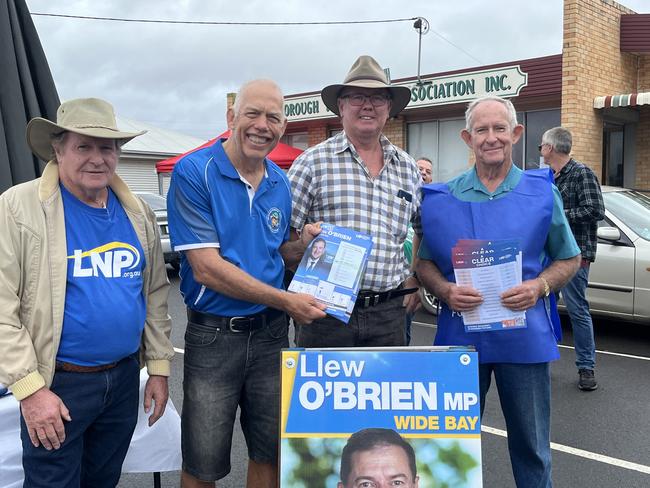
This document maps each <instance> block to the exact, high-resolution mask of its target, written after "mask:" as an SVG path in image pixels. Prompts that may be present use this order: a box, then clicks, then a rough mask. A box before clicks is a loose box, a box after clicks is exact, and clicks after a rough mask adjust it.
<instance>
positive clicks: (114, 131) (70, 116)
mask: <svg viewBox="0 0 650 488" xmlns="http://www.w3.org/2000/svg"><path fill="white" fill-rule="evenodd" d="M61 132H75V133H77V134H82V135H84V136H90V137H101V138H103V139H116V140H118V141H120V142H121V144H124V143H126V142H128V141H130V140H131V139H133V138H134V137H137V136H140V135H142V134H144V133H145V132H147V131H146V130H145V131H141V132H135V133H134V132H121V131H120V130H118V128H117V123H116V121H115V112H114V111H113V106H112V105H111V104H110V103H108V102H105V101H104V100H100V99H99V98H77V99H75V100H70V101H68V102H64V103H62V104H61V106H60V107H59V109H58V110H57V111H56V123H54V122H52V121H50V120H47V119H43V118H41V117H35V118H33V119H32V120H30V121H29V124H27V132H26V136H27V144H29V147H30V148H31V149H32V152H33V153H34V154H36V155H37V156H38V157H39V158H41V159H42V160H43V161H49V160H50V159H51V158H52V153H53V150H52V144H51V140H52V136H53V135H56V134H60V133H61Z"/></svg>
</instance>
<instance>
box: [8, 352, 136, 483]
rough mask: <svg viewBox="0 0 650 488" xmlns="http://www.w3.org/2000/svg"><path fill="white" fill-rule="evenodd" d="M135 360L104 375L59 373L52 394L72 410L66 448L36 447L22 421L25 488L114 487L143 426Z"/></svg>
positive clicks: (64, 444) (129, 359)
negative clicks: (138, 428) (135, 434)
mask: <svg viewBox="0 0 650 488" xmlns="http://www.w3.org/2000/svg"><path fill="white" fill-rule="evenodd" d="M139 386H140V378H139V366H138V361H137V359H136V357H135V355H132V356H129V357H127V358H125V359H123V360H122V361H120V362H119V363H118V365H117V366H115V367H114V368H112V369H108V370H106V371H101V372H98V373H68V372H64V371H57V372H56V373H55V375H54V380H53V382H52V385H51V387H50V389H51V390H52V391H53V392H54V393H56V394H57V395H58V396H59V397H60V398H61V400H62V401H63V403H64V404H65V405H66V407H68V410H70V417H71V418H72V421H70V422H66V421H64V427H65V436H66V437H65V441H64V442H63V444H62V445H61V448H60V449H53V450H51V451H48V450H46V449H45V448H44V447H43V446H39V447H34V446H33V444H32V442H31V441H30V439H29V434H28V433H27V427H26V425H25V420H24V419H23V417H22V415H21V417H20V437H21V440H22V444H23V469H24V471H25V484H24V485H23V486H24V487H25V488H41V487H42V488H79V487H88V488H90V487H92V488H109V487H110V488H114V487H115V486H116V485H117V483H118V482H119V480H120V473H121V471H122V463H123V462H124V458H125V457H126V452H127V451H128V449H129V443H130V442H131V436H132V435H133V431H134V429H135V425H136V423H137V421H138V394H139Z"/></svg>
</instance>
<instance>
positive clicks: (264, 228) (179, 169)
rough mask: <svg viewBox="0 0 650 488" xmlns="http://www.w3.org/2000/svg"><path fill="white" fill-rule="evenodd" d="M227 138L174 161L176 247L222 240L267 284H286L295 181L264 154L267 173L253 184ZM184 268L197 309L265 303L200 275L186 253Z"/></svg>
mask: <svg viewBox="0 0 650 488" xmlns="http://www.w3.org/2000/svg"><path fill="white" fill-rule="evenodd" d="M222 143H223V140H220V141H217V142H215V143H214V144H213V145H212V146H209V147H206V148H203V149H200V150H198V151H195V152H193V153H191V154H188V155H187V156H185V157H184V158H182V159H181V160H180V161H178V163H176V165H175V166H174V171H173V173H172V179H171V185H170V187H169V192H168V193H167V217H168V221H169V231H170V232H169V233H170V237H171V242H172V246H173V248H174V250H176V251H186V250H189V249H199V248H206V247H214V248H218V249H219V253H220V254H221V257H222V258H224V259H225V260H226V261H229V262H230V263H232V264H234V265H235V266H237V267H238V268H240V269H242V270H243V271H245V272H246V273H248V274H249V275H251V276H253V277H254V278H256V279H258V280H260V281H262V282H263V283H266V284H267V285H270V286H273V287H275V288H282V280H283V277H284V262H283V260H282V256H281V255H280V246H281V245H282V244H283V243H284V242H285V241H287V240H288V239H289V219H290V217H291V190H290V186H289V181H288V180H287V177H286V176H285V174H284V171H282V170H281V169H280V168H279V167H278V166H277V165H275V163H273V162H272V161H270V160H268V159H265V161H264V165H265V169H266V174H265V176H264V178H262V181H261V182H260V184H259V186H258V188H257V190H256V191H255V192H253V190H252V188H250V185H248V184H247V182H246V181H245V180H243V179H242V178H241V176H240V175H239V173H238V172H237V170H236V169H235V167H234V166H233V165H232V163H231V162H230V159H228V156H227V155H226V152H225V151H224V149H223V146H222ZM180 276H181V293H182V294H183V299H184V300H185V305H187V306H188V307H189V308H191V309H193V310H196V311H199V312H206V313H211V314H214V315H220V316H226V317H230V316H237V315H251V314H254V313H257V312H260V311H262V310H264V308H266V307H265V306H264V305H260V304H257V303H251V302H246V301H243V300H236V299H234V298H231V297H229V296H226V295H223V294H221V293H218V292H216V291H214V290H211V289H210V288H207V287H205V286H203V285H201V284H199V283H197V282H196V281H195V280H194V276H193V273H192V270H191V269H190V265H189V262H188V261H187V259H186V258H185V256H184V255H183V254H181V271H180Z"/></svg>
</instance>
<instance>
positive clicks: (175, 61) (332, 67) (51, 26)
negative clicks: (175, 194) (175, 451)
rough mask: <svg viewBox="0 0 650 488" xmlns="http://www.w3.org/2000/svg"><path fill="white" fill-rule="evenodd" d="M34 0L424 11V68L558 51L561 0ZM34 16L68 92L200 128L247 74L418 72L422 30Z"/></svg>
mask: <svg viewBox="0 0 650 488" xmlns="http://www.w3.org/2000/svg"><path fill="white" fill-rule="evenodd" d="M620 3H622V4H623V5H625V6H627V7H629V8H631V9H633V10H635V11H636V12H641V13H648V12H650V2H649V1H648V0H622V1H621V2H620ZM27 4H28V6H29V9H30V11H31V12H32V13H34V12H41V13H56V14H68V15H84V16H99V17H121V18H124V17H126V18H145V19H163V20H190V21H222V22H223V21H226V22H315V21H352V20H356V21H360V20H379V19H381V20H384V19H401V18H412V17H418V16H421V17H424V18H426V19H427V20H428V21H429V23H430V25H431V31H430V32H429V33H428V34H427V35H426V36H423V38H422V74H429V73H437V72H441V71H448V70H453V69H465V68H471V67H477V66H482V65H485V64H492V63H500V62H508V61H516V60H520V59H528V58H534V57H539V56H546V55H550V54H560V53H561V51H562V4H563V3H562V0H546V1H544V2H535V1H525V0H491V1H487V0H455V1H454V0H452V1H449V0H447V1H441V0H385V1H384V0H381V1H377V0H372V1H366V0H364V1H354V0H326V1H322V2H316V1H309V0H304V1H301V0H283V1H277V0H265V1H259V0H229V1H219V0H213V1H207V0H206V1H204V0H156V1H153V0H109V1H105V2H98V1H90V0H57V1H56V2H54V1H52V0H27ZM33 19H34V24H35V25H36V28H37V30H38V33H39V36H40V38H41V43H42V44H43V48H44V49H45V54H46V55H47V58H48V60H49V64H50V69H51V70H52V74H53V76H54V81H55V83H56V86H57V89H58V92H59V96H60V98H61V99H62V100H68V99H71V98H78V97H91V96H92V97H100V98H104V99H106V100H108V101H110V102H111V103H112V104H113V105H114V106H115V109H116V112H117V113H118V114H119V115H121V116H124V117H129V118H132V119H136V120H140V121H143V122H147V123H151V124H154V125H157V126H159V127H162V128H166V129H172V130H177V131H179V132H182V133H185V134H189V135H193V136H196V137H199V138H201V139H208V138H210V137H214V136H215V135H217V134H219V133H221V132H222V131H223V130H224V129H225V128H226V123H225V107H226V94H227V93H228V92H233V91H237V88H238V87H239V85H240V84H241V83H242V82H243V81H246V80H250V79H253V78H259V77H265V78H271V79H273V80H275V81H277V82H278V83H279V85H280V86H281V88H282V89H283V90H284V92H285V94H292V93H300V92H306V91H314V90H320V89H321V88H322V87H323V86H325V85H328V84H331V83H339V82H341V81H342V80H343V78H344V77H345V74H346V73H347V71H348V69H349V68H350V66H351V65H352V63H353V62H354V60H355V59H356V58H357V56H359V55H360V54H370V55H372V56H374V57H375V58H376V59H377V60H378V61H379V63H380V64H381V65H382V66H384V67H389V68H390V71H391V76H392V78H393V79H397V78H403V77H408V76H415V75H416V74H417V46H418V35H417V32H416V31H415V29H414V28H413V22H412V21H408V22H396V23H387V24H366V25H322V26H319V25H316V26H314V25H307V26H281V27H276V26H222V25H217V26H215V25H212V26H209V25H205V26H200V25H164V24H141V23H122V22H106V21H98V20H77V19H64V18H54V17H38V16H34V17H33ZM436 33H438V34H440V35H441V36H443V37H444V38H446V39H447V40H449V41H450V42H451V44H450V43H449V42H446V41H445V40H443V39H441V37H439V36H438V35H436ZM454 45H456V46H459V47H460V49H459V48H457V47H454ZM466 52H467V53H469V55H468V54H466Z"/></svg>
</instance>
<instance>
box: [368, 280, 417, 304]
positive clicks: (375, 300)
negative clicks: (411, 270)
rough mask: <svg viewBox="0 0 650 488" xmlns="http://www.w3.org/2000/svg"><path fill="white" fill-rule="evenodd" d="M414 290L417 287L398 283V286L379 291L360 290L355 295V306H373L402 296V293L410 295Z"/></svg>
mask: <svg viewBox="0 0 650 488" xmlns="http://www.w3.org/2000/svg"><path fill="white" fill-rule="evenodd" d="M416 291H418V289H417V288H403V287H402V285H400V286H399V287H398V288H395V289H394V290H388V291H381V292H376V291H372V290H361V291H360V292H359V294H358V295H357V301H356V304H355V306H357V307H361V308H368V307H374V306H375V305H379V304H380V303H384V302H387V301H388V300H392V299H393V298H397V297H402V296H404V295H410V294H411V293H415V292H416Z"/></svg>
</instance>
